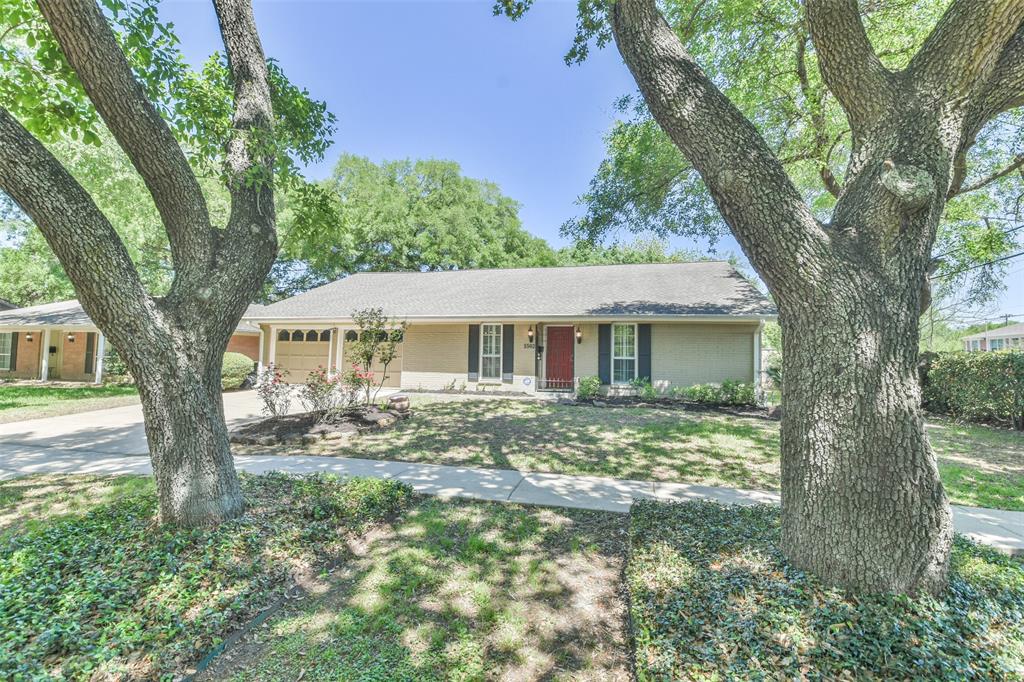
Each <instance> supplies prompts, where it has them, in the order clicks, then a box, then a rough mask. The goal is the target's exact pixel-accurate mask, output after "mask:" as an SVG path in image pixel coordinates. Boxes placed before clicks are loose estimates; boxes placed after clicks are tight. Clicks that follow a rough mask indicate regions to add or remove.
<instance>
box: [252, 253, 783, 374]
mask: <svg viewBox="0 0 1024 682" xmlns="http://www.w3.org/2000/svg"><path fill="white" fill-rule="evenodd" d="M367 308H381V309H383V311H384V313H385V314H386V315H388V316H389V317H390V318H392V319H394V320H396V321H404V322H405V323H406V324H407V325H408V327H407V329H406V332H405V336H404V339H403V341H402V344H401V350H400V354H399V357H398V358H397V359H396V360H395V361H394V363H392V365H391V366H390V367H389V368H388V375H387V377H386V378H385V386H392V387H401V388H405V389H427V390H431V389H433V390H437V389H445V388H448V389H451V388H457V389H461V388H465V389H468V390H474V389H480V390H492V389H496V390H506V391H516V392H533V391H537V390H571V389H572V388H573V387H574V386H575V385H576V384H577V383H578V381H579V379H580V378H581V377H585V376H599V377H600V378H601V383H602V384H603V385H605V387H606V388H607V389H609V390H617V389H616V387H618V386H628V385H629V382H630V381H632V380H633V379H636V378H642V377H648V378H650V380H651V381H652V383H653V384H654V385H655V386H656V387H657V388H658V389H659V390H661V391H665V390H667V389H670V388H671V387H674V386H690V385H693V384H698V383H708V382H714V383H719V382H722V381H726V380H740V381H745V382H753V383H755V384H756V383H759V381H760V375H761V367H760V364H761V361H760V357H761V348H760V347H761V328H762V326H763V324H764V321H765V320H768V319H774V318H775V316H776V311H775V308H774V306H773V305H772V304H771V302H770V301H769V300H768V299H767V298H766V297H765V296H764V295H763V294H762V293H761V292H759V291H758V290H757V288H755V287H754V286H753V285H752V284H751V283H750V282H749V281H747V280H746V279H744V278H743V277H742V276H740V274H739V273H737V272H736V270H735V269H734V268H733V267H732V266H731V265H730V264H729V263H727V262H718V261H707V262H696V263H671V264H649V265H595V266H575V267H557V268H514V269H505V270H459V271H444V272H395V273H359V274H356V275H352V276H350V277H346V278H344V279H341V280H338V281H336V282H332V283H330V284H327V285H324V286H322V287H319V288H316V289H312V290H310V291H307V292H305V293H303V294H300V295H298V296H294V297H292V298H289V299H286V300H283V301H280V302H278V303H274V304H271V305H268V306H264V307H263V308H260V309H259V310H258V311H257V312H256V314H247V315H246V316H245V318H244V320H245V321H247V322H249V323H251V324H253V325H255V326H257V327H258V328H259V330H260V333H259V342H258V345H259V351H258V352H259V357H260V364H261V365H269V364H273V365H274V366H276V367H278V368H280V369H283V370H286V371H287V372H288V375H287V376H288V380H289V381H292V382H295V383H301V382H302V381H304V380H305V378H306V376H307V375H308V373H309V372H310V371H312V370H314V369H316V368H317V367H325V368H329V369H330V370H332V371H336V370H338V369H339V368H340V369H346V368H348V367H349V366H350V365H351V362H350V358H349V357H348V356H347V354H346V350H345V348H346V340H348V341H352V340H354V339H356V338H358V337H357V336H356V331H355V330H354V325H353V321H352V314H353V313H354V312H355V311H358V310H364V309H367ZM374 369H375V370H376V371H378V372H379V371H380V368H379V367H377V368H374Z"/></svg>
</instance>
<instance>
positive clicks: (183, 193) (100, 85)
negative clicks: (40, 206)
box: [39, 0, 213, 298]
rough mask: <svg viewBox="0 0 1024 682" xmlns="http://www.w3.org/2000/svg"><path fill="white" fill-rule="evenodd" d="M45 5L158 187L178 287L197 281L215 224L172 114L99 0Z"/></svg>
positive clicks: (67, 51) (92, 91)
mask: <svg viewBox="0 0 1024 682" xmlns="http://www.w3.org/2000/svg"><path fill="white" fill-rule="evenodd" d="M39 7H40V9H41V10H42V13H43V16H44V17H45V18H46V21H47V23H48V24H49V26H50V29H51V30H52V31H53V35H54V37H55V38H56V39H57V42H58V43H59V44H60V47H61V50H62V51H63V53H64V56H65V58H66V59H67V60H68V63H69V64H70V65H71V67H72V68H73V69H74V70H75V73H76V74H77V75H78V78H79V80H81V82H82V85H83V87H84V88H85V92H86V94H88V96H89V99H90V100H91V101H92V103H93V105H94V106H95V107H96V111H97V112H99V115H100V116H101V117H102V118H103V121H104V123H106V125H107V128H109V129H110V132H111V133H113V135H114V138H115V139H116V140H117V142H118V144H119V145H120V146H121V148H122V149H124V151H125V154H127V155H128V158H129V159H130V160H131V162H132V165H134V166H135V169H136V170H137V171H138V172H139V175H141V176H142V179H143V180H144V181H145V183H146V188H147V189H148V190H149V192H150V194H152V195H153V202H154V203H155V204H156V208H157V210H158V211H159V212H160V217H161V219H162V221H163V224H164V227H165V229H166V230H167V236H168V238H169V239H170V244H171V252H172V254H173V257H174V263H175V270H176V273H177V275H176V278H175V287H174V289H177V288H178V287H179V286H184V287H185V288H186V289H191V288H194V287H195V286H198V285H199V284H200V283H201V282H202V281H203V279H204V278H205V276H206V275H205V273H206V272H207V271H208V267H209V264H210V262H211V256H212V247H213V234H212V228H211V226H210V218H209V213H208V211H207V208H206V200H205V199H204V197H203V193H202V191H201V190H200V188H199V183H198V182H197V181H196V178H195V175H194V174H193V172H192V169H191V167H190V166H189V163H188V160H187V159H186V158H185V154H184V153H183V152H182V150H181V147H179V146H178V142H177V140H176V139H175V138H174V135H173V134H172V133H171V130H170V128H169V127H168V126H167V122H166V121H164V120H163V118H162V117H161V116H160V114H159V112H157V110H156V108H155V107H154V106H153V104H152V102H150V101H149V98H148V97H146V94H145V92H144V91H143V88H142V85H141V84H140V83H139V82H138V81H137V80H136V79H135V76H134V74H133V73H132V70H131V67H130V66H129V64H128V60H127V59H126V58H125V55H124V52H123V51H122V49H121V47H120V45H118V43H117V40H116V39H115V37H114V33H113V31H112V30H111V29H110V26H109V25H108V24H107V20H106V18H105V17H104V16H103V12H102V11H101V10H100V8H99V6H98V5H97V4H96V2H95V0H39ZM174 289H172V296H171V298H175V296H174Z"/></svg>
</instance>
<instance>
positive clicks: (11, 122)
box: [0, 0, 277, 526]
mask: <svg viewBox="0 0 1024 682" xmlns="http://www.w3.org/2000/svg"><path fill="white" fill-rule="evenodd" d="M39 6H40V9H41V11H42V13H43V16H44V17H45V19H46V21H47V23H48V25H49V26H50V28H51V30H52V31H53V34H54V37H55V38H56V39H57V41H58V43H59V44H60V46H61V50H62V51H63V53H64V56H65V58H66V59H67V61H68V63H69V64H70V65H71V67H72V68H73V69H74V70H75V72H76V73H77V74H78V76H79V79H80V80H81V82H82V84H83V86H84V88H85V91H86V93H87V94H88V96H89V98H90V100H92V102H93V103H94V104H95V105H96V110H97V112H99V114H100V116H101V117H102V118H103V120H104V122H105V123H106V125H107V127H108V128H109V129H110V131H111V132H112V133H113V135H114V137H115V138H116V139H117V141H118V144H119V145H120V146H121V148H122V149H123V150H124V151H125V153H126V154H127V155H128V157H129V158H130V159H131V160H132V162H133V164H134V165H135V168H136V169H137V170H138V171H139V173H140V175H141V176H142V177H143V179H144V180H145V182H146V186H147V188H148V189H149V192H150V194H152V196H153V200H154V202H155V203H156V206H157V209H158V210H159V212H160V215H161V218H162V220H163V223H164V227H165V229H166V230H167V233H168V237H169V239H170V242H171V252H172V258H173V261H174V267H175V279H174V282H173V284H172V286H171V290H170V293H169V294H168V295H167V296H166V297H163V298H155V297H153V296H150V295H149V294H148V293H147V292H146V291H145V290H144V288H143V286H142V284H141V282H140V281H139V278H138V273H137V272H136V270H135V267H134V265H133V264H132V262H131V259H130V258H129V256H128V253H127V251H126V249H125V248H124V245H123V244H122V242H121V240H120V238H119V237H118V235H117V232H116V231H115V230H114V228H113V226H112V225H111V224H110V223H109V221H108V220H107V218H106V216H104V215H103V214H102V212H100V211H99V209H98V208H97V207H96V205H95V203H94V202H93V201H92V198H91V197H90V196H89V195H88V193H87V192H85V190H84V189H83V188H82V187H81V185H79V183H78V182H77V181H75V179H74V178H73V177H72V176H71V175H70V174H69V173H68V172H67V170H66V169H65V168H64V167H63V166H62V165H61V164H60V162H59V161H57V159H56V158H54V157H53V155H52V154H51V153H50V152H49V151H48V150H47V149H46V148H45V147H44V146H43V145H42V144H40V143H39V141H38V140H36V139H35V138H34V137H32V135H31V134H30V133H29V132H28V131H27V130H25V128H24V127H23V126H22V125H21V124H20V123H19V122H18V121H17V120H15V119H14V117H13V116H11V115H10V114H9V112H7V111H6V110H4V109H2V108H0V189H3V190H4V191H5V192H6V193H7V194H8V195H9V196H10V197H11V198H12V199H14V201H15V202H17V204H18V205H19V206H20V207H21V208H22V210H24V211H25V213H26V214H27V215H29V216H30V217H31V218H32V220H33V221H34V222H35V224H36V225H37V226H38V227H39V229H40V231H41V232H42V233H43V236H44V237H46V240H47V242H48V243H49V244H50V246H51V247H52V248H53V250H54V253H55V254H56V255H57V257H58V258H59V260H60V262H61V264H62V265H63V266H64V269H65V271H66V272H67V273H68V276H69V278H70V279H71V281H72V282H73V283H74V285H75V290H76V292H77V293H78V296H79V299H80V300H81V302H82V305H83V307H84V308H85V311H86V312H87V313H88V314H89V316H90V318H91V319H92V320H93V322H94V323H95V324H96V326H98V327H99V328H100V329H101V330H102V331H103V332H104V334H105V335H106V337H107V338H108V339H109V340H110V341H111V343H112V344H113V345H114V346H115V347H116V348H117V349H118V351H119V352H120V354H121V355H122V357H123V358H124V360H125V363H126V364H127V365H128V368H129V370H130V371H131V373H132V375H133V376H134V378H135V380H136V382H137V383H138V386H139V393H140V396H141V398H142V406H143V413H144V416H145V423H146V437H147V439H148V441H149V447H150V454H151V458H152V462H153V471H154V477H155V479H156V484H157V492H158V496H159V501H160V517H161V520H162V521H163V522H165V523H174V524H179V525H184V526H196V525H203V524H209V523H216V522H218V521H221V520H223V519H227V518H231V517H233V516H236V515H238V514H239V513H241V511H242V508H243V500H242V495H241V491H240V488H239V484H238V477H237V475H236V474H235V470H234V465H233V462H232V459H231V452H230V450H229V447H228V434H227V428H226V426H225V423H224V408H223V403H222V401H221V387H220V367H221V358H222V357H223V355H224V351H225V349H226V347H227V343H228V340H229V339H230V337H231V334H232V332H233V331H234V329H235V327H236V325H237V324H238V321H239V319H240V318H241V316H242V314H243V313H244V311H245V308H246V306H247V305H248V304H249V303H250V302H251V301H252V300H253V298H254V297H255V296H256V294H257V292H258V290H259V287H260V285H261V284H262V282H263V279H264V277H265V276H266V274H267V272H268V271H269V270H270V266H271V264H272V263H273V261H274V258H275V256H276V254H277V235H276V230H275V227H276V218H275V212H274V194H273V186H272V183H271V178H272V175H273V151H272V149H270V148H266V147H265V144H262V145H261V144H260V142H265V141H266V140H267V139H268V138H269V134H270V133H271V132H272V126H273V114H272V111H271V104H270V88H269V84H268V78H267V70H266V61H265V58H264V55H263V50H262V47H261V46H260V41H259V37H258V34H257V32H256V25H255V20H254V18H253V14H252V7H251V6H250V4H249V2H248V0H214V6H215V9H216V12H217V18H218V21H219V23H220V28H221V36H222V38H223V40H224V46H225V51H226V53H227V56H228V65H229V68H230V70H231V75H232V82H233V85H234V105H235V110H234V115H233V118H232V128H233V133H234V135H233V137H232V138H231V140H230V141H229V143H228V147H227V149H226V150H225V163H224V166H225V168H224V170H225V175H226V176H227V178H228V189H229V191H230V193H231V215H230V217H229V219H228V224H227V226H226V227H224V228H223V229H219V228H214V227H212V226H211V223H210V218H209V214H208V211H207V207H206V202H205V200H204V198H203V195H202V193H201V191H200V189H199V184H198V182H196V179H195V177H194V175H193V173H192V170H191V167H190V165H189V163H188V160H187V159H186V157H185V155H184V153H183V152H182V150H181V148H180V147H179V146H178V143H177V141H176V140H175V139H174V136H173V135H172V133H171V131H170V129H169V128H168V126H167V125H166V123H165V122H164V120H163V119H162V118H161V117H160V115H159V113H158V112H157V111H156V109H155V108H154V106H153V105H152V103H151V102H149V101H148V100H146V97H145V93H144V91H143V88H142V87H141V86H140V85H139V84H138V83H137V81H136V80H135V78H134V75H133V74H132V71H131V68H130V67H129V65H128V63H127V60H126V59H125V55H124V53H123V52H122V51H121V48H120V46H119V45H118V43H117V40H116V38H115V36H114V34H113V32H112V31H111V30H110V27H109V25H108V24H107V21H106V18H105V17H104V15H103V12H102V10H101V9H100V8H99V6H98V5H97V4H96V2H95V0H60V1H59V2H58V1H56V0H39ZM250 143H253V144H250ZM253 171H255V173H253ZM253 175H256V176H258V177H261V178H264V180H263V181H262V182H256V183H254V182H251V181H247V178H249V177H251V176H253Z"/></svg>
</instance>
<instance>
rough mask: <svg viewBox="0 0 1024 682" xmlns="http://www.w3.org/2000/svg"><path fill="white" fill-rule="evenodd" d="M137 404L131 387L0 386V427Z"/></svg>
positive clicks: (137, 398) (134, 392)
mask: <svg viewBox="0 0 1024 682" xmlns="http://www.w3.org/2000/svg"><path fill="white" fill-rule="evenodd" d="M138 401H139V397H138V391H136V390H135V387H134V386H114V385H108V386H90V385H87V384H82V385H75V386H45V385H39V386H31V385H25V384H0V424H5V423H9V422H16V421H22V420H24V419H38V418H40V417H55V416H58V415H62V414H74V413H77V412H89V411H91V410H102V409H106V408H108V407H119V406H121V405H131V404H133V403H137V402H138Z"/></svg>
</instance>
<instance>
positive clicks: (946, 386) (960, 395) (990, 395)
mask: <svg viewBox="0 0 1024 682" xmlns="http://www.w3.org/2000/svg"><path fill="white" fill-rule="evenodd" d="M924 401H925V405H926V406H927V407H928V409H929V410H933V411H935V412H943V413H946V414H949V415H952V416H953V417H956V418H957V419H968V420H972V421H982V422H995V423H1001V424H1012V425H1013V426H1015V427H1016V428H1018V429H1021V430H1024V353H1021V352H1017V351H995V352H986V353H964V352H952V353H937V354H934V355H933V356H931V358H930V366H929V367H928V369H927V378H926V381H925V388H924Z"/></svg>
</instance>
